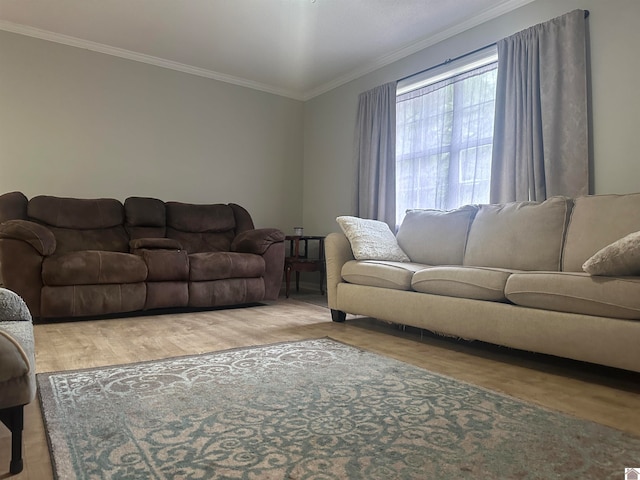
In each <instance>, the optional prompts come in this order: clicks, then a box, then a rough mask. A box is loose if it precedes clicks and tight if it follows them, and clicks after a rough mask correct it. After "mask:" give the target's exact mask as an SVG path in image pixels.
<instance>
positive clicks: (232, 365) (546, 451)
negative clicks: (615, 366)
mask: <svg viewBox="0 0 640 480" xmlns="http://www.w3.org/2000/svg"><path fill="white" fill-rule="evenodd" d="M38 386H39V391H40V400H41V405H42V410H43V414H44V419H45V426H46V430H47V435H48V439H49V444H50V448H51V453H52V459H53V463H54V471H55V472H56V475H57V478H58V479H61V480H72V479H127V480H129V479H247V480H258V479H260V480H263V479H274V480H275V479H277V480H282V479H290V480H291V479H316V480H329V479H332V480H333V479H367V480H372V479H384V480H389V479H452V478H491V479H526V478H528V479H545V480H547V479H553V478H563V479H566V478H575V479H577V478H580V479H605V478H616V479H618V478H622V476H623V475H624V467H625V466H633V465H635V464H637V463H638V462H639V461H640V438H635V437H631V436H629V435H627V434H624V433H621V432H619V431H616V430H613V429H610V428H607V427H604V426H601V425H598V424H595V423H591V422H587V421H582V420H578V419H575V418H572V417H569V416H566V415H562V414H560V413H557V412H552V411H548V410H544V409H542V408H539V407H536V406H533V405H530V404H527V403H523V402H521V401H518V400H515V399H513V398H509V397H506V396H502V395H499V394H496V393H493V392H490V391H488V390H484V389H481V388H478V387H474V386H471V385H468V384H465V383H461V382H458V381H456V380H453V379H451V378H447V377H443V376H440V375H436V374H433V373H430V372H428V371H426V370H423V369H421V368H418V367H415V366H412V365H408V364H405V363H402V362H399V361H396V360H393V359H389V358H385V357H382V356H380V355H377V354H373V353H370V352H365V351H362V350H359V349H357V348H354V347H351V346H349V345H345V344H342V343H339V342H336V341H333V340H331V339H327V338H325V339H318V340H307V341H301V342H293V343H282V344H276V345H267V346H260V347H253V348H246V349H238V350H229V351H224V352H215V353H210V354H205V355H196V356H190V357H181V358H173V359H167V360H161V361H154V362H148V363H140V364H131V365H122V366H115V367H105V368H97V369H88V370H82V371H72V372H60V373H45V374H38Z"/></svg>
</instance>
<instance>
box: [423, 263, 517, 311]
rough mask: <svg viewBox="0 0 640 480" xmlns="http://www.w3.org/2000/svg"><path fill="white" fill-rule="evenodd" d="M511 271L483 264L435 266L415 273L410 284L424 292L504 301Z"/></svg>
mask: <svg viewBox="0 0 640 480" xmlns="http://www.w3.org/2000/svg"><path fill="white" fill-rule="evenodd" d="M512 273H513V271H512V270H505V269H501V268H484V267H432V268H425V269H423V270H420V271H418V272H416V273H415V275H414V276H413V279H412V281H411V287H412V288H413V289H414V290H415V291H417V292H422V293H432V294H434V295H446V296H448V297H459V298H471V299H475V300H489V301H494V302H504V301H506V297H505V295H504V286H505V284H506V283H507V279H508V278H509V276H510V275H511V274H512Z"/></svg>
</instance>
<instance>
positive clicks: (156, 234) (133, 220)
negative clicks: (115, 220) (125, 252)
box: [124, 197, 167, 240]
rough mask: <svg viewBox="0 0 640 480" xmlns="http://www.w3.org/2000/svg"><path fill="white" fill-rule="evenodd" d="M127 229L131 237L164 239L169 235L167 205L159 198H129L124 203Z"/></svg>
mask: <svg viewBox="0 0 640 480" xmlns="http://www.w3.org/2000/svg"><path fill="white" fill-rule="evenodd" d="M124 214H125V228H126V229H127V233H128V234H129V237H130V238H131V239H132V240H134V239H137V238H164V237H165V235H166V233H167V211H166V207H165V203H164V202H163V201H162V200H158V199H157V198H146V197H129V198H127V199H126V200H125V201H124Z"/></svg>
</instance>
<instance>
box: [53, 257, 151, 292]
mask: <svg viewBox="0 0 640 480" xmlns="http://www.w3.org/2000/svg"><path fill="white" fill-rule="evenodd" d="M146 279H147V266H146V265H145V263H144V260H143V259H142V257H140V256H138V255H132V254H129V253H119V252H105V251H99V250H86V251H82V252H70V253H65V254H62V255H52V256H50V257H47V258H45V259H44V261H43V262H42V281H43V283H44V284H45V285H99V284H109V283H114V284H117V283H137V282H144V281H145V280H146Z"/></svg>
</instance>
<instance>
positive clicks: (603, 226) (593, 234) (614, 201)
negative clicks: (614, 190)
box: [562, 193, 640, 272]
mask: <svg viewBox="0 0 640 480" xmlns="http://www.w3.org/2000/svg"><path fill="white" fill-rule="evenodd" d="M574 202H575V203H574V207H573V211H572V212H571V219H570V221H569V226H568V229H567V238H566V241H565V245H564V253H563V261H562V269H563V270H564V271H569V272H579V271H582V265H583V264H584V263H585V262H586V261H587V260H588V259H589V258H591V257H592V256H593V255H594V254H595V253H596V252H597V251H598V250H600V249H602V248H604V247H606V246H607V245H609V244H611V243H613V242H615V241H617V240H620V239H621V238H623V237H624V236H626V235H629V234H630V233H633V232H637V231H640V215H639V214H638V212H640V193H634V194H628V195H591V196H585V197H578V198H576V199H575V201H574Z"/></svg>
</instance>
